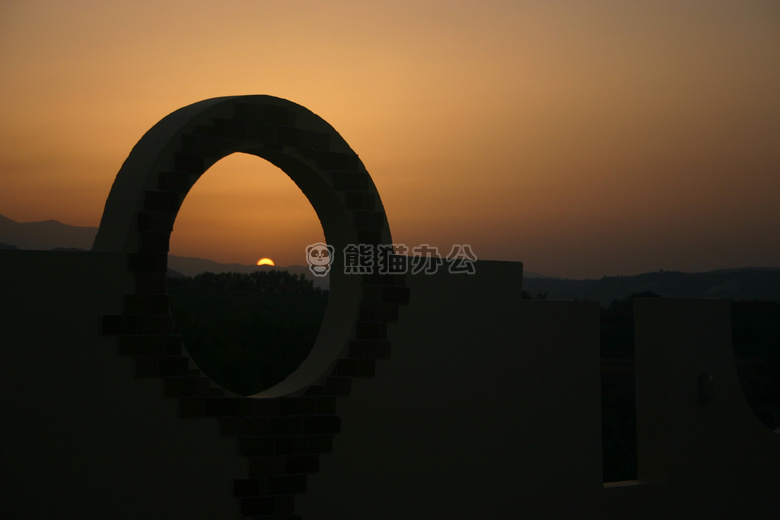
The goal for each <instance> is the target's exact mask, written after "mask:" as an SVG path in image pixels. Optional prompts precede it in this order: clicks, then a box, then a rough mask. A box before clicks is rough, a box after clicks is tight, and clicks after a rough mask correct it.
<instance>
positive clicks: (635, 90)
mask: <svg viewBox="0 0 780 520" xmlns="http://www.w3.org/2000/svg"><path fill="white" fill-rule="evenodd" d="M0 93H2V97H0V214H2V215H5V216H7V217H10V218H12V219H14V220H18V221H30V220H44V219H57V220H60V221H62V222H65V223H68V224H73V225H91V226H97V225H98V223H99V221H100V216H101V214H102V211H103V205H104V203H105V199H106V196H107V195H108V191H109V189H110V187H111V183H112V182H113V180H114V177H115V175H116V172H117V171H118V170H119V167H120V166H121V164H122V162H123V161H124V159H125V158H126V157H127V154H128V153H129V152H130V149H131V148H132V146H133V145H134V144H135V143H136V142H137V141H138V139H140V137H141V136H142V135H143V134H144V132H146V130H148V129H149V128H150V127H151V126H153V125H154V124H155V123H156V122H157V121H158V120H160V119H161V118H162V117H164V116H165V115H167V114H168V113H170V112H172V111H173V110H175V109H177V108H180V107H182V106H184V105H187V104H190V103H193V102H195V101H198V100H201V99H205V98H209V97H215V96H224V95H233V94H270V95H274V96H279V97H283V98H287V99H289V100H291V101H294V102H296V103H299V104H301V105H304V106H305V107H307V108H309V109H310V110H312V111H314V112H315V113H317V114H319V115H320V116H322V117H323V118H324V119H325V120H326V121H328V122H329V123H330V124H331V125H333V127H334V128H335V129H336V130H337V131H339V132H340V133H341V135H342V136H343V137H344V138H345V139H346V141H347V142H348V143H349V144H350V146H351V147H352V148H353V149H354V150H355V151H356V152H357V153H358V154H359V155H360V156H361V158H362V160H363V162H364V164H365V165H366V167H367V168H368V171H369V172H370V173H371V175H372V177H373V178H374V181H375V183H376V185H377V187H378V189H379V192H380V194H381V196H382V199H383V201H384V204H385V208H386V210H387V213H388V217H389V219H390V226H391V230H392V232H393V238H394V240H395V241H396V242H399V243H404V244H407V245H409V246H410V247H411V246H415V245H418V244H421V243H429V244H433V245H436V246H438V247H439V248H440V249H441V250H442V253H443V254H446V252H448V251H449V249H450V247H451V245H452V244H459V243H469V244H471V245H472V249H473V251H474V253H476V254H477V256H478V257H479V258H483V259H497V260H519V261H523V262H524V263H525V267H526V269H528V270H531V271H535V272H541V273H545V274H549V275H555V276H568V277H600V276H602V275H616V274H622V275H628V274H635V273H639V272H645V271H655V270H658V269H666V270H685V271H700V270H709V269H717V268H727V267H740V266H749V265H764V266H780V210H778V199H779V198H780V4H778V3H776V2H767V1H750V0H746V1H741V2H733V1H722V0H710V1H671V0H670V1H658V2H647V1H628V0H621V1H617V0H614V1H608V0H600V1H591V2H581V1H575V0H571V1H550V2H535V1H534V2H532V1H522V0H506V1H496V2H476V1H470V2H465V1H452V0H451V1H446V2H445V1H430V0H415V1H398V0H394V1H392V2H389V1H387V2H359V1H354V0H353V1H328V2H313V1H311V2H310V1H296V0H288V1H271V0H261V1H258V0H251V1H227V2H203V1H187V2H185V1H181V2H166V1H160V0H156V1H145V0H144V1H135V2H114V1H104V2H97V1H92V2H86V1H70V2H61V1H58V2H54V1H36V2H26V1H1V2H0ZM321 237H322V231H321V229H320V228H319V223H318V221H317V219H316V216H315V214H314V211H313V210H312V209H311V207H310V206H309V205H308V202H307V201H306V200H305V198H304V197H303V195H302V194H301V193H300V192H299V191H298V190H297V188H296V187H295V185H294V184H293V183H292V182H291V181H289V179H287V178H286V176H285V175H284V174H283V173H282V172H281V171H279V170H277V169H275V168H274V167H272V166H270V165H268V164H267V163H264V162H263V161H262V160H260V159H257V158H256V157H250V156H231V157H229V158H227V159H225V160H224V161H221V162H220V163H218V164H217V165H216V166H215V167H214V168H212V169H211V170H209V171H208V172H207V173H206V175H205V176H204V177H203V179H202V180H201V181H199V182H198V183H197V184H196V185H195V188H194V189H193V191H192V192H191V193H190V195H189V196H188V197H187V199H186V200H185V202H184V206H183V208H182V211H181V212H180V216H179V218H178V219H177V222H176V228H175V230H174V233H173V237H172V253H176V254H183V255H188V256H202V257H207V258H212V259H214V260H218V261H223V262H240V263H245V264H253V263H255V262H256V261H257V259H258V258H260V257H264V256H267V257H271V258H273V259H274V260H275V261H276V262H277V265H287V264H303V263H304V261H305V259H304V256H303V250H304V247H305V246H306V245H307V244H308V243H310V242H311V241H316V240H320V239H321Z"/></svg>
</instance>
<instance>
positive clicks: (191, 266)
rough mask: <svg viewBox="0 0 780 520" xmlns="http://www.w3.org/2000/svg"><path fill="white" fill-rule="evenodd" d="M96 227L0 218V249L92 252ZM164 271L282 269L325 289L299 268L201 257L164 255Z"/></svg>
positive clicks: (324, 280) (321, 282)
mask: <svg viewBox="0 0 780 520" xmlns="http://www.w3.org/2000/svg"><path fill="white" fill-rule="evenodd" d="M97 230H98V228H96V227H79V226H70V225H68V224H63V223H61V222H58V221H56V220H45V221H41V222H16V221H15V220H12V219H10V218H8V217H4V216H2V215H0V249H34V250H49V249H58V250H74V249H75V250H78V249H81V250H85V251H89V250H90V249H92V243H93V242H94V241H95V235H97ZM168 268H169V269H172V270H173V271H176V272H177V273H181V274H183V275H185V276H194V275H196V274H198V273H204V272H207V271H208V272H212V273H226V272H231V271H232V272H238V273H251V272H253V271H258V270H260V271H270V270H273V269H277V270H284V271H287V272H289V273H292V274H303V275H304V276H306V277H307V278H309V279H310V280H312V281H313V282H314V286H315V287H319V288H321V289H327V287H328V281H329V277H327V276H326V277H316V276H314V275H313V274H311V272H310V271H309V268H308V267H306V266H302V265H291V266H287V267H269V266H262V267H258V266H256V265H244V264H222V263H219V262H215V261H213V260H207V259H205V258H192V257H185V256H176V255H168Z"/></svg>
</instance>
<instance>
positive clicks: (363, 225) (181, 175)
mask: <svg viewBox="0 0 780 520" xmlns="http://www.w3.org/2000/svg"><path fill="white" fill-rule="evenodd" d="M236 152H244V153H249V154H253V155H257V156H259V157H262V158H263V159H266V160H268V161H269V162H271V163H272V164H274V165H275V166H277V167H279V168H280V169H281V170H282V171H284V172H285V173H286V174H287V175H288V176H289V177H290V178H291V179H292V180H293V181H294V182H295V183H296V184H297V185H298V187H299V188H300V189H301V191H303V193H304V195H306V197H307V198H308V199H309V201H310V202H311V204H312V206H313V207H314V210H315V211H316V213H317V216H318V217H319V219H320V222H321V224H322V228H323V231H324V234H325V239H326V241H327V242H328V244H329V245H332V246H333V247H334V250H335V251H336V255H335V258H334V261H333V263H332V267H331V271H330V277H331V280H330V295H329V302H328V307H327V310H326V312H325V316H324V318H323V322H322V326H321V329H320V334H319V337H318V338H317V341H316V342H315V344H314V346H313V347H312V350H311V352H310V354H309V356H308V357H307V359H306V360H305V361H304V362H303V363H302V364H301V365H300V367H298V368H297V369H296V370H295V371H294V372H293V373H292V374H291V375H290V376H289V377H287V379H285V380H284V381H282V382H281V383H279V384H278V385H276V386H274V387H272V388H270V389H268V390H265V391H263V392H261V393H260V394H257V396H262V397H277V396H284V395H290V394H293V393H296V392H299V391H301V390H303V389H305V388H307V387H308V386H310V385H311V384H313V383H314V382H316V381H318V380H320V378H323V377H326V376H333V377H330V379H331V380H333V379H340V378H347V377H349V376H353V375H372V374H373V359H371V358H374V359H375V358H376V357H381V356H382V354H381V353H384V355H386V352H387V349H388V348H389V344H388V343H387V337H386V333H387V330H386V322H387V321H390V320H393V319H395V317H396V316H397V305H398V304H400V303H405V302H406V301H407V299H408V290H407V288H406V287H404V286H403V280H402V277H399V276H392V275H377V274H373V275H363V276H357V275H347V274H345V272H344V263H343V260H344V259H343V255H341V254H340V253H341V252H343V251H344V248H345V247H346V246H347V245H348V244H370V245H374V246H376V245H380V244H391V243H392V240H391V236H390V229H389V227H388V224H387V218H386V215H385V212H384V208H383V207H382V202H381V200H380V198H379V194H378V192H377V190H376V187H375V186H374V183H373V181H372V180H371V177H370V176H369V174H368V172H367V171H366V169H365V167H364V166H363V163H362V162H361V161H360V159H359V158H358V156H357V155H356V154H355V153H354V152H353V151H352V150H351V149H350V147H349V146H348V145H347V143H346V142H345V141H344V139H342V138H341V136H340V135H339V134H338V133H337V132H336V131H335V130H334V129H333V128H332V127H331V126H330V125H329V124H328V123H327V122H325V121H324V120H323V119H321V118H320V117H318V116H317V115H315V114H313V113H312V112H310V111H309V110H307V109H306V108H304V107H302V106H300V105H297V104H295V103H292V102H290V101H287V100H283V99H279V98H275V97H270V96H234V97H223V98H214V99H209V100H205V101H201V102H198V103H195V104H193V105H190V106H187V107H184V108H182V109H179V110H177V111H176V112H173V113H172V114H170V115H168V116H167V117H165V118H164V119H162V120H161V121H160V122H159V123H157V124H156V125H155V126H154V127H153V128H152V129H151V130H149V131H148V132H147V133H146V134H145V135H144V136H143V138H142V139H141V140H140V141H139V142H138V144H137V145H136V146H135V147H134V148H133V150H132V152H131V153H130V155H129V157H128V158H127V160H126V161H125V163H124V164H123V165H122V168H121V169H120V171H119V173H118V174H117V177H116V180H115V181H114V184H113V186H112V188H111V192H110V194H109V196H108V200H107V201H106V207H105V211H104V213H103V218H102V220H101V223H100V228H99V230H98V234H97V237H96V239H95V243H94V246H93V251H126V252H127V254H128V266H129V269H130V270H131V271H132V272H133V273H134V277H135V290H134V292H133V294H130V295H127V296H126V298H125V313H124V316H132V317H135V318H134V321H133V320H131V319H128V322H130V321H133V323H135V326H134V327H131V328H132V330H133V331H135V332H137V336H139V337H136V338H132V341H134V342H135V343H138V342H141V343H143V341H144V340H143V339H142V338H143V337H147V338H154V337H157V339H147V341H149V342H152V341H156V342H157V343H156V345H157V346H156V347H155V346H152V345H151V343H150V344H149V347H148V348H149V349H150V350H153V351H159V350H160V349H163V350H164V348H165V347H164V346H163V344H164V343H165V341H166V340H164V339H160V337H163V336H166V333H173V334H175V329H174V327H173V323H172V318H171V316H170V312H169V309H168V300H167V296H166V289H167V288H166V278H165V277H166V271H167V255H168V246H169V240H170V234H171V231H172V230H173V224H174V221H175V219H176V215H177V213H178V210H179V208H180V206H181V203H182V201H183V200H184V197H185V196H186V195H187V193H188V192H189V190H190V188H191V187H192V186H193V184H194V183H195V182H196V181H197V180H198V178H199V177H200V175H202V174H203V173H204V172H205V171H206V170H207V169H208V168H209V167H211V166H212V165H213V164H214V163H216V162H217V161H219V160H220V159H222V158H223V157H225V156H227V155H230V154H232V153H236ZM236 225H239V223H236ZM304 246H305V244H302V247H301V254H302V256H303V250H304ZM376 249H377V248H376V247H375V248H374V251H376ZM375 265H376V262H375ZM131 335H132V334H131ZM345 353H346V355H345V357H342V358H340V356H342V355H344V354H345ZM369 362H370V363H369ZM331 367H333V370H331ZM333 385H335V386H339V385H340V386H342V387H344V381H341V382H340V383H333ZM348 386H349V385H348V381H347V383H346V388H347V389H346V390H344V388H342V393H343V392H344V391H346V392H348Z"/></svg>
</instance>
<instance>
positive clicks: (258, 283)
mask: <svg viewBox="0 0 780 520" xmlns="http://www.w3.org/2000/svg"><path fill="white" fill-rule="evenodd" d="M168 286H169V287H171V286H173V287H179V286H190V287H199V288H203V289H208V290H214V291H235V290H249V291H263V292H275V293H294V294H302V293H310V292H321V291H322V290H321V289H320V288H318V287H314V282H312V281H311V280H308V279H306V277H305V276H304V275H303V274H297V275H295V274H292V273H289V272H287V271H278V270H271V271H254V272H251V273H234V272H228V273H200V274H198V275H196V276H194V277H184V278H169V279H168Z"/></svg>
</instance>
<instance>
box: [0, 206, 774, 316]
mask: <svg viewBox="0 0 780 520" xmlns="http://www.w3.org/2000/svg"><path fill="white" fill-rule="evenodd" d="M96 234H97V228H96V227H81V226H70V225H67V224H63V223H61V222H58V221H56V220H45V221H41V222H16V221H14V220H11V219H9V218H7V217H4V216H2V215H0V249H39V250H46V249H66V250H67V249H82V250H90V249H92V243H93V241H94V240H95V235H96ZM168 267H169V268H170V269H171V270H172V271H173V272H171V273H170V274H172V275H174V276H175V275H176V274H179V275H184V276H194V275H196V274H198V273H202V272H206V271H211V272H215V273H221V272H228V271H235V272H241V273H248V272H252V271H257V270H258V269H264V270H269V269H282V270H285V271H288V272H291V273H294V274H303V275H304V276H306V277H307V278H309V279H311V280H312V281H313V282H314V284H315V287H321V288H327V285H328V278H327V277H325V278H319V277H315V276H313V275H312V274H311V272H310V271H309V269H308V267H306V266H301V265H292V266H287V267H268V266H264V267H258V266H256V265H244V264H222V263H219V262H215V261H213V260H206V259H203V258H190V257H182V256H176V255H168ZM523 290H524V291H526V292H528V293H530V294H531V295H532V296H534V297H538V296H540V295H541V296H544V297H546V298H547V299H551V300H571V299H577V300H596V301H599V302H601V303H602V304H608V303H609V302H611V301H612V300H614V299H620V298H625V297H626V296H629V295H631V294H635V293H642V292H653V293H656V294H658V295H660V296H666V297H685V298H731V299H734V300H773V301H780V268H771V267H754V268H744V269H721V270H717V271H710V272H707V273H682V272H676V271H660V272H655V273H645V274H640V275H636V276H605V277H603V278H600V279H598V280H569V279H565V278H551V277H546V276H544V275H539V274H536V273H531V272H527V273H525V274H524V276H523Z"/></svg>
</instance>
